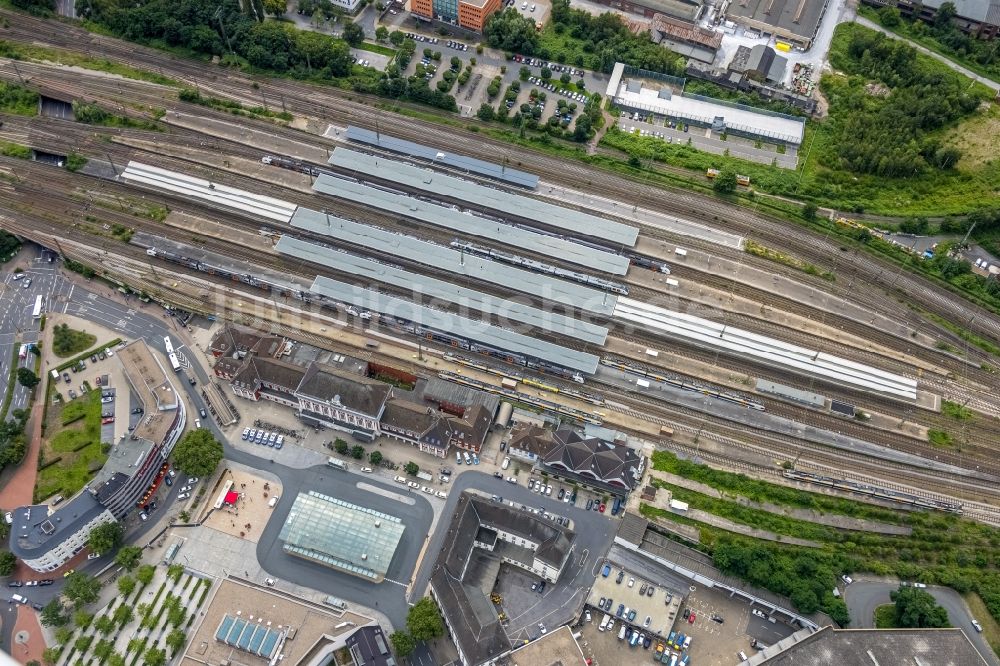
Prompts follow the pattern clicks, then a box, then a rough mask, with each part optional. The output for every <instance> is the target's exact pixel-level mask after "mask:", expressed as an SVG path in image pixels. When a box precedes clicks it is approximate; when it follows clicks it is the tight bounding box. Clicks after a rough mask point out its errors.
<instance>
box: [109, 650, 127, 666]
mask: <svg viewBox="0 0 1000 666" xmlns="http://www.w3.org/2000/svg"><path fill="white" fill-rule="evenodd" d="M105 666H125V657H123V656H121V655H120V654H118V653H117V652H115V653H113V654H112V655H111V656H110V657H108V660H107V662H106V663H105Z"/></svg>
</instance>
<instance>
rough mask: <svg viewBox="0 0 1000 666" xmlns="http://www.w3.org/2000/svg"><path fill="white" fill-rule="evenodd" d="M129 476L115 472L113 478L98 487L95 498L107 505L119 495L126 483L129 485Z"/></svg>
mask: <svg viewBox="0 0 1000 666" xmlns="http://www.w3.org/2000/svg"><path fill="white" fill-rule="evenodd" d="M129 478H131V477H129V475H128V474H124V473H122V472H113V473H112V474H111V478H109V479H108V480H107V481H105V482H104V483H102V484H101V485H100V487H98V489H97V491H96V493H95V495H94V497H96V498H97V501H98V502H99V503H100V504H105V503H107V501H108V500H110V499H111V498H112V497H114V496H115V495H117V494H118V491H119V490H121V489H122V486H124V485H125V484H126V483H128V480H129Z"/></svg>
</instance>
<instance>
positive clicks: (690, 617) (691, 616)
mask: <svg viewBox="0 0 1000 666" xmlns="http://www.w3.org/2000/svg"><path fill="white" fill-rule="evenodd" d="M697 617H698V614H697V613H695V612H694V611H691V615H689V616H688V624H694V621H695V618H697Z"/></svg>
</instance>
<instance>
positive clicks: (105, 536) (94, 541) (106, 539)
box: [87, 521, 125, 555]
mask: <svg viewBox="0 0 1000 666" xmlns="http://www.w3.org/2000/svg"><path fill="white" fill-rule="evenodd" d="M124 538H125V527H124V526H123V525H122V524H121V523H119V522H118V521H114V522H111V523H102V524H100V525H98V526H97V527H95V528H94V529H92V530H91V531H90V536H89V537H87V545H88V546H90V550H91V552H93V553H99V554H102V555H103V554H104V553H110V552H111V551H113V550H114V549H115V548H117V547H118V546H120V545H121V544H122V540H123V539H124Z"/></svg>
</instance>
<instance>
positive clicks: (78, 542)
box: [10, 492, 115, 572]
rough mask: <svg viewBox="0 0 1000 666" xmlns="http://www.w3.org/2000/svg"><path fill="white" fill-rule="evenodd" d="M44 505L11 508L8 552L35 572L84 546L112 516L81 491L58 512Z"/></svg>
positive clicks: (56, 564)
mask: <svg viewBox="0 0 1000 666" xmlns="http://www.w3.org/2000/svg"><path fill="white" fill-rule="evenodd" d="M49 511H50V507H49V506H48V505H46V504H39V505H35V506H22V507H19V508H17V509H14V510H13V511H11V515H12V517H13V519H14V522H13V523H12V524H11V526H10V551H11V552H12V553H14V555H16V556H17V557H18V559H20V560H23V561H24V563H25V564H26V565H28V567H30V568H31V569H32V570H34V571H38V572H49V571H55V570H56V569H58V568H59V567H61V566H62V565H63V564H65V563H66V562H68V561H69V560H70V559H72V558H73V556H74V555H76V554H77V553H79V552H80V551H81V550H83V549H84V547H85V546H86V545H87V538H88V537H89V536H90V531H91V530H92V529H94V528H95V527H97V526H98V525H101V524H103V523H111V522H114V520H115V517H114V515H113V514H112V513H111V511H109V510H108V509H107V508H106V507H104V506H102V505H101V504H100V503H99V502H98V501H97V500H96V499H94V496H93V495H91V494H90V493H88V492H82V493H80V494H79V495H77V496H76V497H74V498H73V499H71V500H70V501H68V502H66V503H65V504H64V505H63V506H62V507H60V508H59V510H58V511H54V512H52V513H51V514H50V513H49Z"/></svg>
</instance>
